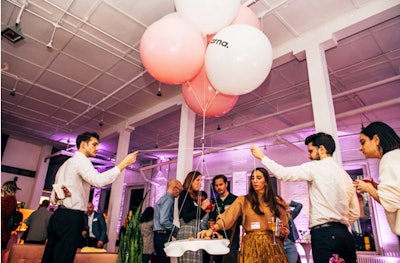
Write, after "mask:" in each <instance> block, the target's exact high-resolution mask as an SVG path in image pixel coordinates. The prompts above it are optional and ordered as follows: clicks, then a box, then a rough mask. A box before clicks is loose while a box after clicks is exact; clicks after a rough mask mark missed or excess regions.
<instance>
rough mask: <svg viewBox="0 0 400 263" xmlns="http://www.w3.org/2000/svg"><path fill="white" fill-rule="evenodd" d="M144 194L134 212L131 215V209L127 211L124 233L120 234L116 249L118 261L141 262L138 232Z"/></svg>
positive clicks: (140, 236)
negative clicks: (127, 217)
mask: <svg viewBox="0 0 400 263" xmlns="http://www.w3.org/2000/svg"><path fill="white" fill-rule="evenodd" d="M146 196H147V193H146V195H145V196H144V197H143V199H142V201H141V202H140V204H139V206H138V208H137V210H136V212H135V214H134V215H133V216H131V214H132V211H129V215H130V216H131V218H129V221H128V225H127V226H126V231H125V234H122V235H121V238H120V241H119V242H120V243H119V250H118V263H141V262H142V254H143V236H142V233H141V232H140V228H139V224H140V215H141V211H142V206H143V203H144V200H145V199H146Z"/></svg>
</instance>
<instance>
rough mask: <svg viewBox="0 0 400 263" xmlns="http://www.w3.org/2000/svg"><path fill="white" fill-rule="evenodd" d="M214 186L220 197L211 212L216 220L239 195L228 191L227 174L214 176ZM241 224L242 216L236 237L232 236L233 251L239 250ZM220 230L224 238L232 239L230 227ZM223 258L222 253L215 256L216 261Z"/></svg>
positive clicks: (237, 226)
mask: <svg viewBox="0 0 400 263" xmlns="http://www.w3.org/2000/svg"><path fill="white" fill-rule="evenodd" d="M213 186H214V189H215V191H216V192H217V193H218V197H217V198H216V200H215V201H216V206H215V208H214V211H213V212H211V213H210V220H211V221H213V222H215V221H216V218H217V217H218V215H219V214H222V213H223V212H225V210H226V209H228V207H229V206H230V205H231V204H232V203H233V202H234V201H235V199H236V198H237V196H236V195H234V194H232V193H230V192H229V191H228V179H227V178H226V176H225V175H222V174H220V175H217V176H215V177H214V178H213ZM240 224H241V218H240V219H239V220H238V223H237V224H236V229H235V233H234V237H233V238H232V244H231V246H230V250H231V251H237V250H239V234H240ZM218 232H219V233H220V234H221V235H222V236H223V237H224V238H227V239H230V238H231V235H232V232H233V231H232V230H231V229H229V230H225V231H224V230H221V231H218ZM222 259H223V256H220V255H214V256H213V260H214V262H215V263H220V262H222Z"/></svg>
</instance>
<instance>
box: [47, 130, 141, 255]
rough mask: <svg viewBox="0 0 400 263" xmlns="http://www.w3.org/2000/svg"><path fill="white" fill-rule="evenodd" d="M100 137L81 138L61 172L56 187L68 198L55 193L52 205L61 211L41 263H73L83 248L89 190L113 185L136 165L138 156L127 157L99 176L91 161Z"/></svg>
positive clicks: (50, 230) (51, 227) (87, 135)
mask: <svg viewBox="0 0 400 263" xmlns="http://www.w3.org/2000/svg"><path fill="white" fill-rule="evenodd" d="M99 140H100V139H99V135H98V134H97V133H91V132H85V133H82V134H80V135H78V137H77V139H76V146H77V148H78V151H77V152H76V153H75V154H74V156H73V157H71V158H69V159H68V160H67V161H66V162H65V163H64V164H63V165H62V166H61V167H60V169H59V170H58V172H57V175H56V179H55V184H60V185H62V189H63V191H64V193H65V198H63V199H60V198H59V197H58V196H57V195H56V193H55V190H54V189H53V191H52V193H51V196H50V202H51V203H53V204H57V205H58V209H57V210H56V212H55V213H54V214H53V216H52V217H51V219H50V222H49V226H48V229H47V232H48V233H47V234H48V237H47V238H48V240H47V243H46V247H45V251H44V254H43V258H42V263H59V262H63V263H72V262H73V261H74V258H75V254H76V250H77V248H78V247H79V245H80V237H81V231H82V229H83V216H84V213H85V211H86V205H87V203H88V201H89V192H90V186H91V185H93V186H96V187H102V186H105V185H107V184H111V183H112V182H114V181H115V180H116V179H117V177H118V175H119V174H120V173H121V171H122V170H123V169H125V168H126V167H127V166H129V165H131V164H133V163H135V162H136V156H137V154H138V152H137V151H136V152H134V153H130V154H128V155H127V156H126V157H125V158H124V160H123V161H122V162H120V163H119V164H118V165H116V166H115V167H114V168H112V169H110V170H108V171H105V172H103V173H99V172H98V171H97V170H96V169H95V168H94V167H93V164H92V163H91V161H90V160H89V157H95V156H96V153H97V151H98V149H99Z"/></svg>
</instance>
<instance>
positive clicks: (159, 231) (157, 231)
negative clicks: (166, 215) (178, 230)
mask: <svg viewBox="0 0 400 263" xmlns="http://www.w3.org/2000/svg"><path fill="white" fill-rule="evenodd" d="M154 233H157V234H164V235H169V234H171V231H169V230H155V231H154Z"/></svg>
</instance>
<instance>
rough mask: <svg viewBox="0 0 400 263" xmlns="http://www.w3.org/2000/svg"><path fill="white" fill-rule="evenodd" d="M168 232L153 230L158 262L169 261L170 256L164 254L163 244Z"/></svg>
mask: <svg viewBox="0 0 400 263" xmlns="http://www.w3.org/2000/svg"><path fill="white" fill-rule="evenodd" d="M168 239H169V234H160V233H156V232H154V250H155V251H156V253H157V262H158V263H170V262H171V261H170V258H169V257H168V256H167V255H166V254H165V251H164V244H165V243H167V242H168Z"/></svg>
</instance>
